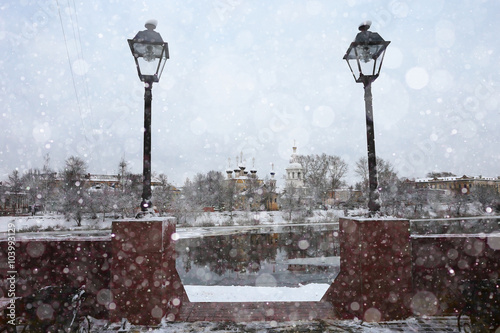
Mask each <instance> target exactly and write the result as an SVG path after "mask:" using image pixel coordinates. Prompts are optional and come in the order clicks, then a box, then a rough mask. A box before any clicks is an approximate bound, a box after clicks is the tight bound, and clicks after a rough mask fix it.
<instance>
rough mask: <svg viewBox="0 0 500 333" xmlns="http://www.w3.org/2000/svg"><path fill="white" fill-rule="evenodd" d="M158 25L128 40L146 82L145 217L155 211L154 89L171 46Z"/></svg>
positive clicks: (151, 23)
mask: <svg viewBox="0 0 500 333" xmlns="http://www.w3.org/2000/svg"><path fill="white" fill-rule="evenodd" d="M157 25H158V22H157V21H156V20H148V21H147V22H146V24H145V27H146V30H143V31H139V32H138V33H137V35H136V36H135V37H134V38H133V39H128V44H129V46H130V51H132V55H133V56H134V60H135V65H136V67H137V74H138V75H139V78H140V79H141V81H142V82H144V89H145V91H144V155H143V183H142V201H141V211H142V213H143V214H145V213H146V212H148V211H149V210H150V208H151V207H152V203H151V100H152V97H153V96H152V93H151V88H152V87H153V82H159V81H160V77H161V74H162V72H163V67H165V62H166V61H167V59H168V44H167V43H166V42H164V41H163V39H162V38H161V36H160V34H159V33H157V32H156V31H154V29H155V28H156V26H157Z"/></svg>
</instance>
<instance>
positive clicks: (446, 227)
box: [410, 216, 500, 235]
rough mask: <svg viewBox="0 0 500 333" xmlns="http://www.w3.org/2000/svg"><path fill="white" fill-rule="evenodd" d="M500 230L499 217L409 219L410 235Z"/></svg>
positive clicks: (492, 231) (479, 232) (476, 232)
mask: <svg viewBox="0 0 500 333" xmlns="http://www.w3.org/2000/svg"><path fill="white" fill-rule="evenodd" d="M494 232H500V217H499V216H488V217H463V218H450V219H425V220H424V219H422V220H410V233H411V234H412V235H434V234H445V235H448V234H481V233H485V234H489V233H494Z"/></svg>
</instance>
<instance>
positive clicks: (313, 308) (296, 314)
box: [179, 302, 335, 323]
mask: <svg viewBox="0 0 500 333" xmlns="http://www.w3.org/2000/svg"><path fill="white" fill-rule="evenodd" d="M334 318H335V315H334V311H333V306H332V304H331V303H327V302H238V303H231V302H228V303H221V302H219V303H215V302H207V303H203V302H201V303H184V304H183V305H182V308H181V312H180V316H179V321H185V322H194V321H231V322H236V323H238V322H250V321H277V322H283V321H302V320H319V319H334Z"/></svg>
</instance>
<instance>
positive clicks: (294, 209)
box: [280, 183, 305, 222]
mask: <svg viewBox="0 0 500 333" xmlns="http://www.w3.org/2000/svg"><path fill="white" fill-rule="evenodd" d="M303 199H304V198H303V193H302V191H301V189H298V188H297V187H295V186H294V184H293V183H287V185H286V187H285V189H284V190H283V193H282V194H281V197H280V206H281V211H282V212H283V213H284V214H285V216H284V218H285V219H286V220H287V221H290V222H293V217H294V215H295V214H297V213H299V212H304V211H305V207H304V202H303Z"/></svg>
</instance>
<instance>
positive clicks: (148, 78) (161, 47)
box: [128, 20, 169, 83]
mask: <svg viewBox="0 0 500 333" xmlns="http://www.w3.org/2000/svg"><path fill="white" fill-rule="evenodd" d="M157 25H158V21H156V20H148V21H146V24H145V25H144V26H145V27H146V28H147V29H146V30H143V31H139V32H138V33H137V34H136V35H135V37H134V38H133V39H129V40H128V43H129V46H130V51H132V55H133V56H134V60H135V64H136V67H137V73H138V74H139V78H140V79H141V81H143V82H147V83H152V82H158V81H159V80H160V76H161V74H162V72H163V67H164V66H165V62H166V60H167V59H168V58H169V55H168V44H167V43H165V42H164V41H163V38H161V35H160V34H159V33H158V32H156V31H154V29H155V28H156V26H157Z"/></svg>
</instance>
